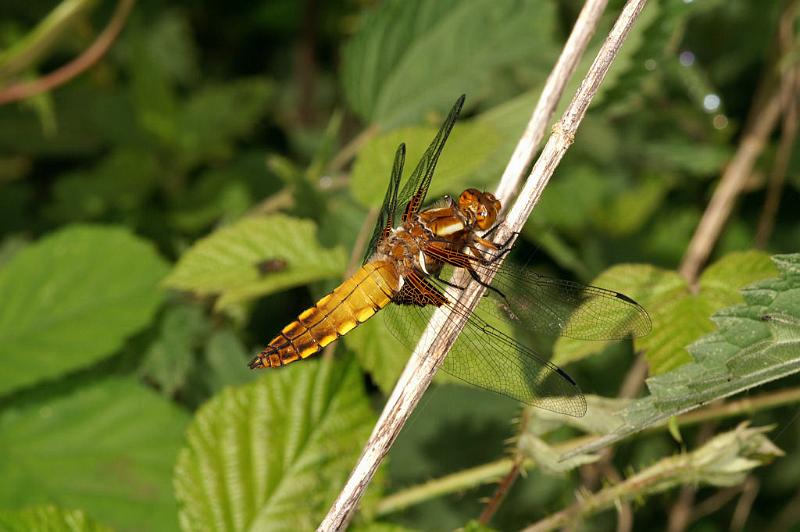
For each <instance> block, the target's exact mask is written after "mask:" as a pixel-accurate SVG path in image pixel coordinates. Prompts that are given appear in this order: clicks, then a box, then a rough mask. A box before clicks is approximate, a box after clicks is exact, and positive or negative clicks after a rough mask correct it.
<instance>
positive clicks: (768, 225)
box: [756, 1, 800, 249]
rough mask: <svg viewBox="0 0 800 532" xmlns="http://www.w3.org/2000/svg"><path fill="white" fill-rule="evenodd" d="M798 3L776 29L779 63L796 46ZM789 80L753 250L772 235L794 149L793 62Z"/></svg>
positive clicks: (798, 83)
mask: <svg viewBox="0 0 800 532" xmlns="http://www.w3.org/2000/svg"><path fill="white" fill-rule="evenodd" d="M797 6H798V2H796V1H795V2H790V3H789V5H788V6H787V7H786V9H785V10H784V12H783V15H782V16H781V21H780V24H779V26H778V47H779V48H780V58H779V59H778V63H779V64H780V62H781V60H782V59H785V58H788V57H790V56H791V53H792V50H793V49H794V47H795V44H796V37H795V30H794V25H795V18H796V12H797ZM784 75H785V76H787V77H788V78H789V80H788V83H790V84H793V85H794V88H793V89H792V90H790V91H788V93H787V94H786V100H785V101H784V102H783V124H782V125H781V132H782V135H781V140H780V143H779V144H778V152H777V153H776V154H775V162H774V164H773V165H772V171H771V172H770V177H769V183H768V184H767V197H766V198H765V199H764V208H763V209H762V211H761V218H760V219H759V221H758V229H756V247H758V248H761V249H764V248H766V246H767V241H768V240H769V237H770V235H771V234H772V229H773V227H774V225H775V216H776V215H777V213H778V206H779V205H780V202H781V191H782V189H783V182H784V179H785V178H786V171H787V170H788V168H789V162H790V161H791V159H792V154H793V147H794V142H795V139H796V138H797V128H798V125H800V120H799V119H798V107H800V64H798V63H794V64H790V65H788V66H787V67H786V72H785V74H784Z"/></svg>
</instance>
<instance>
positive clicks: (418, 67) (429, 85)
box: [342, 0, 556, 128]
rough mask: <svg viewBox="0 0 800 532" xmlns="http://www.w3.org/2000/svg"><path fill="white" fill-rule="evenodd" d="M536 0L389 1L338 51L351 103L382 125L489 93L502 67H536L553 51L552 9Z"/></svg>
mask: <svg viewBox="0 0 800 532" xmlns="http://www.w3.org/2000/svg"><path fill="white" fill-rule="evenodd" d="M554 7H555V6H554V4H553V3H552V2H542V1H538V0H521V1H515V0H477V1H473V2H460V1H458V0H441V1H437V2H427V1H425V0H392V1H389V2H384V3H382V4H381V5H380V7H379V8H378V9H376V10H375V11H374V12H372V13H371V14H369V15H367V16H365V17H364V20H363V21H362V25H361V30H360V31H359V32H358V33H357V34H356V35H355V36H354V37H353V38H352V39H351V40H350V42H348V43H347V45H346V46H345V47H344V49H343V51H342V59H343V64H342V85H343V87H344V93H345V96H346V98H347V101H348V103H349V104H350V106H351V107H352V108H353V110H355V111H356V112H357V113H358V114H359V115H360V116H361V117H362V118H363V119H364V120H367V121H370V122H376V123H379V124H381V125H382V126H383V127H384V128H391V127H396V126H398V125H402V124H407V123H410V122H414V121H416V120H418V119H419V118H421V117H422V116H423V115H424V113H426V112H428V111H430V110H432V109H436V110H439V111H445V110H446V109H447V108H448V107H449V106H450V105H451V104H452V102H453V100H455V98H457V97H458V95H459V94H462V93H467V94H476V93H481V92H483V91H486V90H489V88H490V87H491V86H492V83H493V82H494V81H495V77H496V76H497V75H498V74H499V73H500V71H501V70H502V69H506V68H509V67H512V66H513V65H516V64H525V65H526V66H528V67H530V66H531V65H541V66H540V70H541V77H542V78H544V77H545V76H546V75H547V70H548V69H549V68H550V65H551V63H552V59H553V58H554V55H555V52H556V49H555V45H554V42H553V37H552V36H553V28H554V26H555V9H554Z"/></svg>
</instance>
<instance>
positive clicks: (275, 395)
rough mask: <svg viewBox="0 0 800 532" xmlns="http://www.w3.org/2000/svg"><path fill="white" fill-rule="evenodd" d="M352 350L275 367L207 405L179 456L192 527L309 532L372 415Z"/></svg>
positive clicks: (179, 486)
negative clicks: (345, 356)
mask: <svg viewBox="0 0 800 532" xmlns="http://www.w3.org/2000/svg"><path fill="white" fill-rule="evenodd" d="M342 358H343V357H337V360H333V359H317V360H314V361H304V362H301V363H298V364H295V365H292V366H290V367H287V368H285V369H284V370H280V371H276V370H265V371H268V372H269V373H267V374H265V375H264V376H263V377H262V378H260V379H259V380H258V381H256V382H253V383H251V384H247V385H243V386H239V387H235V388H226V389H225V390H223V391H222V392H221V393H220V394H219V395H217V396H216V397H214V398H213V399H212V400H211V401H210V402H209V403H207V404H206V405H205V406H203V407H202V408H201V409H200V411H199V412H198V414H197V416H196V418H195V421H194V423H193V424H192V426H191V427H190V429H189V431H188V445H187V447H186V448H184V449H183V450H182V451H181V453H180V456H179V458H178V464H177V466H176V470H175V490H176V493H177V496H178V499H179V501H180V503H181V510H180V521H181V526H182V528H183V529H184V530H208V529H209V528H213V529H219V530H264V529H269V530H309V529H313V528H315V527H316V526H317V525H318V524H319V522H320V520H321V519H322V517H323V516H324V513H325V511H326V510H327V509H328V505H329V504H330V503H331V502H332V501H333V499H334V497H335V496H336V495H337V494H338V492H339V490H340V488H341V486H342V483H343V482H344V481H345V479H346V477H347V474H348V473H349V472H350V469H351V468H352V466H353V464H354V463H355V460H356V458H357V457H358V453H359V450H360V448H361V445H362V444H363V442H364V441H365V440H366V438H367V436H368V435H369V430H370V428H371V423H372V417H373V416H372V413H371V411H370V408H369V403H368V400H367V397H366V395H365V394H364V389H363V385H362V383H361V374H360V372H359V371H358V366H357V365H356V364H355V363H354V362H353V361H352V360H343V359H342Z"/></svg>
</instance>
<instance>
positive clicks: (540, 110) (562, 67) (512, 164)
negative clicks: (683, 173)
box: [478, 0, 608, 525]
mask: <svg viewBox="0 0 800 532" xmlns="http://www.w3.org/2000/svg"><path fill="white" fill-rule="evenodd" d="M607 4H608V0H587V2H586V3H585V4H584V5H583V8H582V9H581V12H580V13H579V14H578V18H577V19H576V20H575V25H574V26H573V27H572V32H570V35H569V38H568V39H567V42H566V43H565V44H564V48H563V49H562V50H561V54H560V55H559V57H558V61H556V64H555V66H554V67H553V70H552V71H551V72H550V75H549V76H548V77H547V82H546V83H545V86H544V89H542V93H541V94H540V95H539V100H538V101H537V103H536V108H535V109H534V110H533V114H532V115H531V118H530V120H529V121H528V125H527V127H526V128H525V131H524V133H523V134H522V137H521V138H520V139H519V142H518V143H517V146H516V148H514V153H513V154H512V155H511V159H509V161H508V164H507V165H506V168H505V170H504V171H503V176H502V177H501V179H500V183H499V184H498V186H497V189H496V191H495V196H497V198H499V199H500V202H501V204H502V205H507V204H508V203H509V202H510V200H511V197H512V196H513V194H514V192H515V191H516V190H517V189H518V188H519V184H520V182H521V181H522V179H523V177H524V175H525V171H526V170H527V168H528V167H529V166H530V164H531V161H533V157H534V155H535V154H536V151H537V150H538V148H539V143H540V142H541V141H542V139H543V138H544V134H545V131H546V129H547V125H548V124H549V123H550V119H551V118H552V116H553V113H555V110H556V107H557V106H558V103H559V102H560V101H561V97H562V95H563V93H564V90H565V88H566V86H567V83H568V82H569V80H570V79H571V78H572V75H573V74H574V73H575V69H576V68H577V66H578V63H579V62H580V59H581V57H583V53H584V52H585V51H586V47H587V46H588V45H589V41H590V40H591V38H592V36H593V35H594V32H595V30H596V29H597V25H598V23H599V22H600V18H601V17H602V15H603V11H605V8H606V5H607ZM523 416H524V417H523V423H521V424H520V427H519V431H520V432H522V431H524V430H525V426H526V424H527V423H526V422H527V419H528V418H529V417H530V416H529V415H528V414H527V410H526V409H523ZM524 461H525V459H524V457H523V456H522V454H521V453H520V452H519V450H518V449H517V450H516V452H515V457H514V465H513V466H512V467H511V469H510V470H509V472H508V473H507V474H506V475H505V476H504V477H503V479H502V480H501V481H500V483H499V484H498V486H497V488H496V489H495V492H494V493H493V494H492V497H491V498H490V499H489V502H488V503H487V504H486V506H485V507H484V509H483V511H482V512H481V515H480V517H479V518H478V521H479V522H480V523H482V524H484V525H485V524H488V523H489V521H490V520H491V519H492V516H493V515H494V514H495V513H496V512H497V510H498V509H499V508H500V505H501V504H502V502H503V500H505V497H506V495H507V494H508V491H509V490H511V487H512V486H513V485H514V482H515V481H516V479H517V478H518V477H519V474H520V471H521V470H522V467H523V462H524Z"/></svg>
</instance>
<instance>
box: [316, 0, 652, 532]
mask: <svg viewBox="0 0 800 532" xmlns="http://www.w3.org/2000/svg"><path fill="white" fill-rule="evenodd" d="M645 2H646V0H629V2H628V3H627V4H626V5H625V7H624V8H623V10H622V13H621V14H620V16H619V19H617V22H616V23H615V24H614V27H613V28H612V29H611V32H610V33H609V35H608V37H607V38H606V40H605V42H604V43H603V46H602V48H601V49H600V51H599V52H598V54H597V57H596V58H595V60H594V62H593V63H592V66H591V67H590V68H589V72H587V74H586V77H585V78H584V79H583V82H582V83H581V86H580V87H579V88H578V91H577V93H576V94H575V97H574V98H573V99H572V101H571V102H570V104H569V106H568V107H567V110H566V111H565V112H564V116H563V117H562V118H561V121H560V122H559V124H557V125H556V127H555V128H554V130H553V134H552V135H551V136H550V139H549V140H548V141H547V144H546V145H545V147H544V150H542V154H541V156H540V157H539V159H538V160H537V161H536V164H535V165H534V167H533V170H532V171H531V175H530V176H529V178H528V180H527V182H526V184H525V187H524V188H523V191H522V195H521V197H520V199H519V200H518V201H517V202H516V203H515V204H514V207H513V208H512V209H511V211H510V212H509V214H508V217H507V218H506V220H505V222H504V223H503V224H502V225H501V226H500V228H499V230H498V233H500V234H498V235H497V236H496V238H497V239H498V241H503V239H504V238H506V239H507V238H509V237H510V236H512V235H514V234H515V233H516V232H518V231H519V230H521V229H522V225H523V224H524V223H525V220H527V218H528V216H529V215H530V213H531V211H532V210H533V207H534V205H536V202H537V201H538V200H539V198H540V197H541V194H542V192H543V191H544V187H545V186H546V185H547V182H548V181H549V179H550V176H552V175H553V172H554V171H555V169H556V166H558V163H559V162H560V161H561V158H562V157H563V156H564V153H566V151H567V149H568V148H569V146H570V145H571V144H572V142H573V141H574V138H575V132H576V131H577V128H578V126H579V125H580V123H581V120H582V119H583V116H584V115H585V114H586V110H587V109H588V107H589V104H590V103H591V101H592V98H593V97H594V95H595V94H596V92H597V89H598V88H599V86H600V83H602V81H603V78H604V77H605V75H606V73H607V72H608V69H609V67H610V66H611V62H612V61H613V60H614V58H615V57H616V55H617V53H618V51H619V49H620V47H621V46H622V43H623V41H624V40H625V38H626V37H627V35H628V33H629V32H630V29H631V27H632V26H633V23H634V21H635V20H636V17H637V16H638V14H639V13H640V12H641V10H642V8H643V7H644V5H645ZM485 281H486V282H489V281H491V279H486V280H485ZM484 290H485V289H484V287H483V286H481V285H480V284H478V283H471V284H469V285H468V286H467V288H465V289H464V290H463V293H462V294H461V297H460V298H459V304H461V305H466V307H467V308H468V309H473V308H474V307H475V306H476V305H477V304H478V301H479V300H480V297H481V296H482V294H483V292H484ZM448 318H453V319H449V320H448ZM442 320H447V321H442ZM436 323H447V326H446V327H445V328H444V329H442V330H435V331H434V330H429V329H431V326H430V325H429V327H428V329H426V331H425V333H423V335H422V340H421V341H420V343H419V344H417V348H416V349H415V350H414V352H413V353H412V354H411V357H410V358H409V361H408V364H407V365H406V367H405V369H404V371H403V373H402V375H401V376H400V379H399V380H398V382H397V384H396V386H395V388H394V390H393V391H392V395H391V396H390V397H389V400H388V401H387V403H386V406H385V407H384V410H383V413H382V414H381V417H380V418H379V419H378V423H377V424H376V425H375V429H374V430H373V432H372V435H371V436H370V438H369V440H368V441H367V444H366V446H365V447H364V450H363V452H362V454H361V456H360V458H359V460H358V463H357V464H356V466H355V469H354V470H353V472H352V474H351V475H350V478H349V479H348V480H347V483H346V484H345V486H344V488H343V489H342V491H341V493H340V494H339V496H338V497H337V499H336V501H335V502H334V503H333V506H332V507H331V509H330V511H329V512H328V515H327V516H326V517H325V519H324V520H323V521H322V523H321V524H320V526H319V530H325V531H327V530H342V529H344V528H345V527H346V526H347V524H348V523H349V522H350V520H351V519H352V517H353V514H354V513H355V510H356V507H357V506H358V502H359V501H360V500H361V496H362V494H363V493H364V490H365V489H366V487H367V485H368V484H369V482H370V480H371V479H372V477H373V475H374V474H375V471H377V469H378V466H379V465H380V463H381V461H382V460H383V458H384V456H386V454H387V453H388V452H389V449H390V448H391V446H392V443H394V440H395V438H397V435H398V434H399V433H400V429H401V428H402V427H403V425H404V424H405V422H406V421H407V420H408V418H409V416H410V415H411V412H412V411H413V410H414V408H415V407H416V405H417V403H418V402H419V400H420V398H421V397H422V394H423V393H425V390H426V389H427V388H428V386H429V385H430V383H431V381H432V380H433V375H434V374H435V373H436V370H437V369H438V368H439V366H440V365H441V363H442V362H443V361H444V357H445V355H446V354H447V351H448V349H449V348H450V346H452V345H453V343H454V342H455V340H456V338H457V336H458V334H459V333H460V332H461V329H462V328H463V327H464V325H465V319H464V318H460V319H459V318H456V317H455V316H450V315H449V314H448V312H447V310H446V309H442V308H439V309H437V311H436V312H434V315H433V317H432V319H431V324H436Z"/></svg>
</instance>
